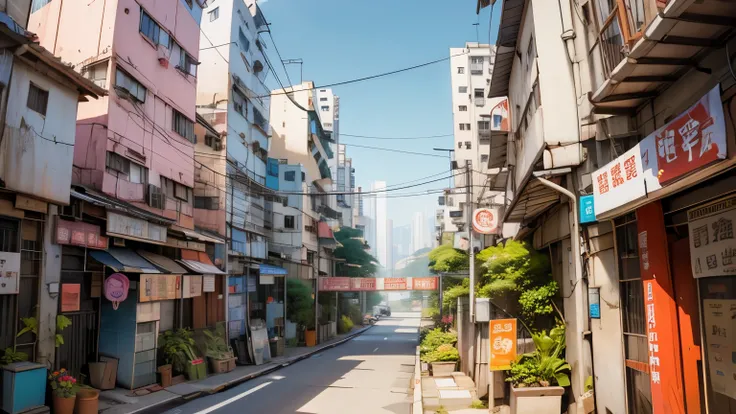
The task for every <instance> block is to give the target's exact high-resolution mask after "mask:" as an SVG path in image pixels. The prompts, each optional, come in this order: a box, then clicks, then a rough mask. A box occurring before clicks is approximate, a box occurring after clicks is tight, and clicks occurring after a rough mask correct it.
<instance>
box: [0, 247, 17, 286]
mask: <svg viewBox="0 0 736 414" xmlns="http://www.w3.org/2000/svg"><path fill="white" fill-rule="evenodd" d="M19 277H20V253H10V252H0V295H16V294H18V288H19V280H18V278H19Z"/></svg>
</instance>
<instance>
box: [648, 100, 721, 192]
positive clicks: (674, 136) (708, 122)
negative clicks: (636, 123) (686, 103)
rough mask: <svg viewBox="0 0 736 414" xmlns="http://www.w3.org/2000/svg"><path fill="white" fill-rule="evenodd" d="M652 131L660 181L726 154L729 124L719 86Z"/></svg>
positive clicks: (667, 179) (663, 181)
mask: <svg viewBox="0 0 736 414" xmlns="http://www.w3.org/2000/svg"><path fill="white" fill-rule="evenodd" d="M652 135H653V136H654V140H655V142H656V153H657V165H658V176H659V182H660V183H666V182H667V181H670V180H672V179H674V178H677V177H679V176H681V175H683V174H685V173H688V172H690V171H693V170H695V169H697V168H700V167H703V166H705V165H707V164H710V163H711V162H713V161H716V160H719V159H723V158H726V124H725V121H724V118H723V104H722V103H721V94H720V86H716V87H715V88H713V89H712V90H711V91H710V92H708V93H707V94H706V95H705V96H703V97H702V98H700V100H698V102H696V103H695V105H693V106H691V107H690V108H689V109H688V110H687V111H685V112H684V113H682V114H681V115H680V116H678V117H677V118H675V119H673V120H672V121H670V122H669V123H667V124H666V125H664V126H663V127H662V128H660V129H658V130H657V131H655V132H654V134H652ZM647 138H649V137H647Z"/></svg>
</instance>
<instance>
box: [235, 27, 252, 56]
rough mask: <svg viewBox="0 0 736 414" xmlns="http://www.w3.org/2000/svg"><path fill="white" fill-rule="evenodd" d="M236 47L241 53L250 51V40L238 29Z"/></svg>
mask: <svg viewBox="0 0 736 414" xmlns="http://www.w3.org/2000/svg"><path fill="white" fill-rule="evenodd" d="M238 46H239V47H240V50H242V51H243V52H247V51H249V50H250V40H248V38H247V37H245V33H243V29H241V28H238Z"/></svg>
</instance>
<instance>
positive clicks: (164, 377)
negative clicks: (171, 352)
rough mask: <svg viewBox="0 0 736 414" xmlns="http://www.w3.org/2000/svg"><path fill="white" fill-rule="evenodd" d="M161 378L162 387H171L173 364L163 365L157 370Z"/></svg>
mask: <svg viewBox="0 0 736 414" xmlns="http://www.w3.org/2000/svg"><path fill="white" fill-rule="evenodd" d="M157 371H158V373H159V375H160V376H161V386H162V387H164V388H166V387H170V386H171V364H166V365H161V366H160V367H158V369H157Z"/></svg>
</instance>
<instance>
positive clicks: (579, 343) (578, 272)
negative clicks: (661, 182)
mask: <svg viewBox="0 0 736 414" xmlns="http://www.w3.org/2000/svg"><path fill="white" fill-rule="evenodd" d="M541 175H543V174H540V175H537V174H536V173H535V177H536V178H537V180H539V182H540V183H541V184H542V185H544V186H545V187H549V188H551V189H553V190H555V191H557V192H558V193H560V194H562V195H564V196H565V197H567V198H568V199H569V200H570V210H571V211H572V220H571V221H570V245H571V247H572V257H573V258H574V262H573V263H574V269H575V276H576V278H577V280H576V281H575V284H574V285H573V293H574V295H575V310H576V312H575V322H576V324H577V328H578V332H576V335H575V346H576V348H577V355H575V357H576V358H577V360H578V366H577V370H575V371H576V372H573V375H575V376H577V385H578V388H579V389H578V390H575V389H574V388H573V392H575V393H576V394H577V395H576V396H575V397H576V398H575V400H576V404H577V407H578V412H582V395H583V391H584V390H583V385H584V384H585V378H586V376H585V369H584V368H585V351H584V350H585V339H584V338H583V332H584V331H585V322H586V315H585V312H584V307H585V298H584V296H583V295H584V291H583V284H582V283H581V282H582V279H583V266H582V264H581V263H580V256H581V251H582V249H581V246H580V228H579V224H578V223H579V222H578V207H577V197H575V194H573V193H572V192H571V191H569V190H568V189H566V188H564V187H562V186H560V185H557V184H555V183H553V182H552V181H549V180H547V179H546V178H543V177H542V176H541ZM578 285H579V286H578Z"/></svg>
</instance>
